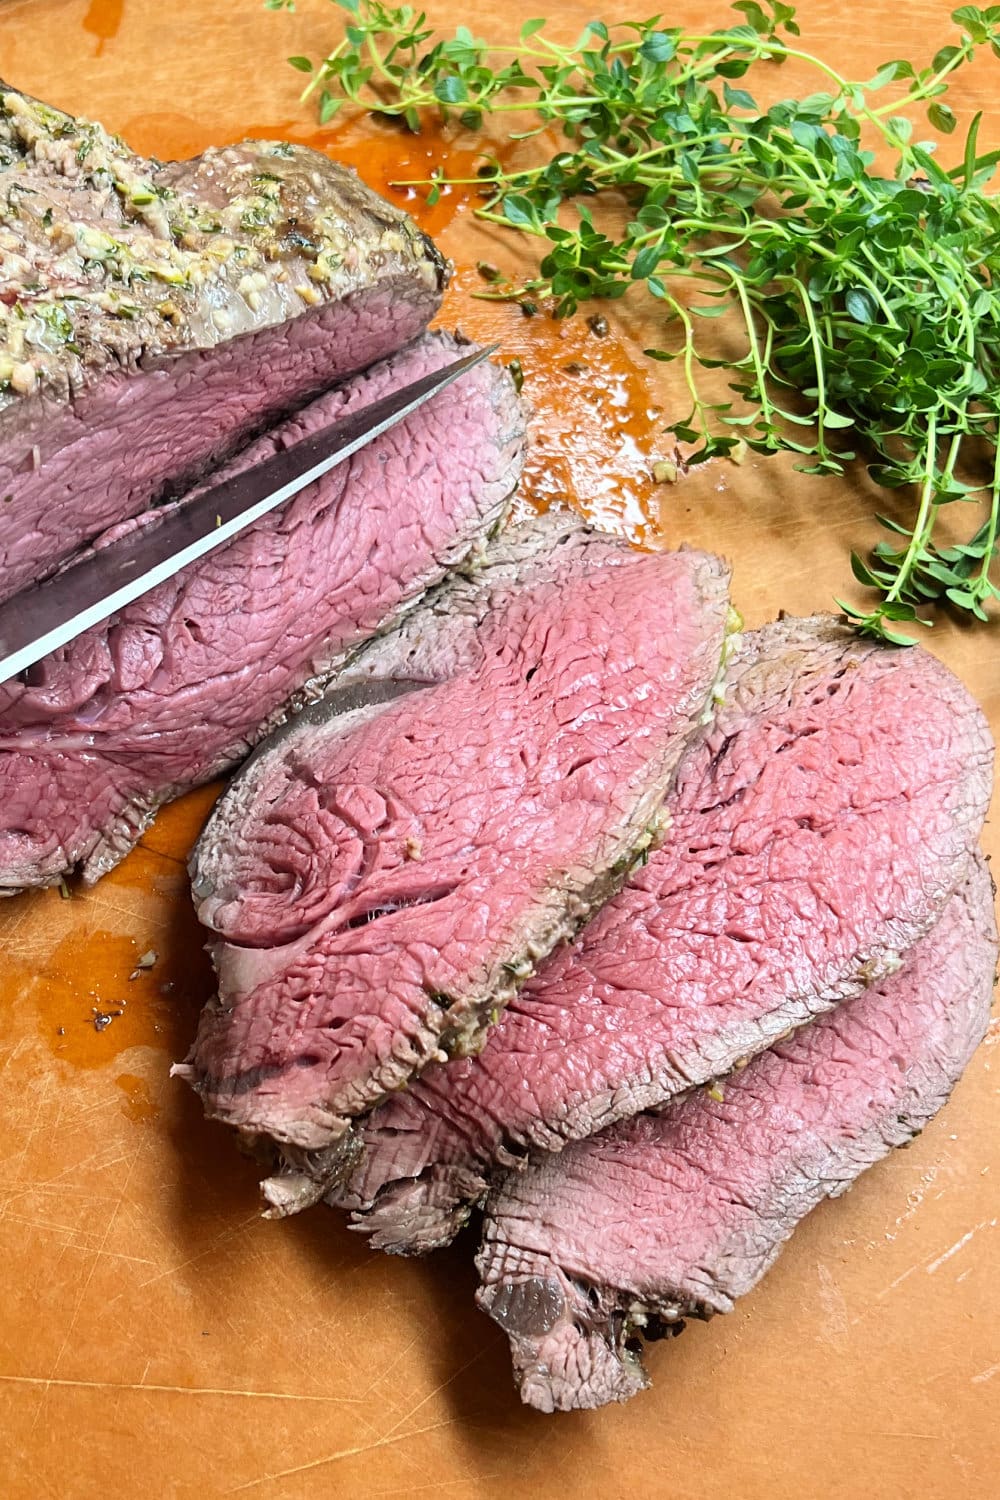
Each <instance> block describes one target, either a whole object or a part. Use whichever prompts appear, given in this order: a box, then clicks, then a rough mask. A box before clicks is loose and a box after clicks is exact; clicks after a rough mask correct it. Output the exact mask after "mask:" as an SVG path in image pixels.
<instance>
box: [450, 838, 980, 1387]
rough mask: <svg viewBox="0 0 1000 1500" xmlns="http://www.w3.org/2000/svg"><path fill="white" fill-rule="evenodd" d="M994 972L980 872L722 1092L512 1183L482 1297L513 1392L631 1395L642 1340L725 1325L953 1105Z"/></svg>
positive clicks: (499, 1200)
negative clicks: (689, 1321) (808, 1232)
mask: <svg viewBox="0 0 1000 1500" xmlns="http://www.w3.org/2000/svg"><path fill="white" fill-rule="evenodd" d="M996 959H997V931H996V920H995V916H994V911H993V887H992V882H991V881H990V878H989V875H988V873H987V870H986V866H985V865H984V864H983V863H982V862H981V861H978V860H977V861H976V863H975V865H974V867H973V871H972V874H971V877H970V879H969V881H968V883H967V884H966V885H964V886H963V887H962V888H961V889H960V891H959V893H958V894H957V895H955V896H954V897H953V898H952V899H951V901H950V902H949V903H948V905H947V906H946V908H945V910H944V913H943V915H942V916H941V918H940V920H939V922H938V923H937V926H936V927H935V928H934V929H933V930H932V931H931V933H930V934H929V935H928V936H927V937H926V938H924V939H923V940H922V942H921V943H920V944H918V946H917V947H915V948H914V949H913V950H912V951H911V953H910V954H908V955H907V958H906V961H905V963H904V966H903V968H902V969H901V970H900V972H899V973H897V974H896V975H894V976H893V977H892V978H890V979H886V980H883V981H882V982H881V983H880V984H878V985H877V986H875V987H874V988H873V989H871V990H868V991H867V992H866V993H864V994H863V995H861V996H859V997H858V998H857V999H854V1000H851V1001H848V1002H847V1003H846V1004H845V1005H843V1006H841V1007H840V1008H839V1009H838V1010H836V1011H834V1012H833V1013H832V1014H830V1015H827V1016H824V1017H823V1018H821V1019H820V1020H817V1021H814V1022H813V1023H812V1024H811V1025H810V1026H807V1027H805V1028H804V1029H803V1030H801V1031H799V1032H798V1033H796V1035H795V1036H793V1037H792V1038H791V1039H790V1040H788V1041H785V1042H782V1043H780V1044H778V1045H777V1046H775V1047H773V1048H772V1049H771V1050H770V1051H769V1052H765V1053H764V1054H762V1056H760V1057H758V1058H756V1059H754V1061H753V1062H751V1063H750V1064H749V1066H748V1067H747V1068H746V1069H745V1070H744V1071H743V1072H741V1073H737V1074H735V1075H733V1076H732V1077H731V1078H729V1079H727V1080H726V1081H725V1083H724V1085H722V1086H721V1087H720V1088H719V1089H718V1090H716V1089H713V1090H712V1091H711V1093H710V1092H707V1091H706V1090H704V1089H699V1090H696V1091H695V1092H693V1093H691V1094H689V1095H688V1096H687V1097H686V1098H685V1099H683V1100H681V1101H679V1102H677V1103H675V1104H674V1105H672V1106H670V1107H668V1108H667V1109H666V1110H665V1112H664V1113H662V1114H661V1115H659V1116H657V1115H649V1114H646V1115H639V1116H637V1117H636V1118H635V1119H632V1120H629V1121H627V1122H625V1123H623V1124H619V1125H616V1126H614V1127H613V1128H612V1129H610V1130H607V1131H605V1132H604V1133H603V1134H602V1135H598V1136H595V1137H593V1138H592V1139H591V1140H588V1141H581V1142H577V1143H574V1144H573V1145H570V1146H567V1148H566V1149H565V1151H563V1152H562V1154H561V1155H559V1156H549V1157H539V1158H538V1159H537V1160H535V1161H533V1162H532V1164H531V1165H530V1167H529V1168H528V1170H527V1171H526V1172H524V1173H521V1174H517V1175H514V1174H512V1175H511V1176H509V1177H508V1178H506V1179H505V1181H504V1182H503V1183H502V1184H501V1185H500V1187H499V1188H498V1189H497V1191H496V1193H495V1194H494V1195H493V1197H492V1198H491V1200H490V1203H489V1206H488V1210H487V1215H486V1225H485V1232H484V1237H483V1245H482V1249H481V1251H480V1255H479V1261H478V1264H479V1269H480V1273H481V1275H482V1280H483V1285H482V1288H481V1290H480V1292H479V1294H478V1300H479V1303H480V1305H481V1306H482V1307H483V1308H484V1309H485V1310H486V1311H487V1312H488V1313H490V1315H491V1316H492V1317H493V1318H494V1319H495V1320H496V1321H497V1322H498V1323H499V1324H500V1326H501V1327H502V1328H503V1329H505V1331H506V1332H507V1333H508V1334H509V1336H510V1340H511V1347H512V1350H513V1355H514V1369H515V1377H516V1379H517V1382H518V1384H519V1386H520V1389H521V1395H522V1398H523V1399H524V1400H525V1401H526V1402H527V1403H528V1404H529V1405H531V1406H536V1407H538V1408H539V1409H540V1410H542V1411H553V1410H558V1411H566V1410H571V1409H575V1408H580V1407H594V1406H603V1405H604V1404H605V1403H606V1402H608V1401H624V1400H627V1399H628V1397H629V1396H631V1395H634V1394H635V1392H636V1391H638V1390H640V1389H642V1387H643V1386H644V1385H646V1384H647V1383H648V1382H647V1377H646V1375H645V1372H644V1370H643V1368H642V1365H641V1363H640V1359H639V1354H640V1351H641V1341H642V1339H643V1338H647V1339H648V1338H657V1337H662V1336H663V1334H665V1333H669V1332H671V1331H679V1329H678V1320H680V1319H682V1318H684V1317H688V1316H694V1317H699V1318H707V1317H710V1316H711V1315H712V1314H713V1313H717V1312H728V1311H729V1310H730V1309H731V1308H732V1305H733V1302H734V1300H735V1299H736V1298H737V1297H740V1296H742V1295H743V1294H744V1293H745V1292H748V1291H749V1290H750V1288H751V1287H752V1286H754V1285H756V1283H757V1282H758V1281H759V1280H760V1278H761V1277H762V1276H763V1275H764V1273H765V1271H767V1270H768V1268H769V1267H770V1266H771V1265H772V1264H773V1262H774V1260H775V1259H776V1257H777V1255H778V1253H779V1251H780V1249H781V1247H782V1245H783V1244H784V1243H785V1241H786V1240H787V1239H788V1237H789V1236H790V1234H791V1233H792V1230H793V1229H794V1228H795V1226H796V1225H797V1224H798V1223H799V1221H800V1220H801V1219H803V1218H804V1217H805V1215H806V1214H807V1213H808V1212H809V1211H810V1209H812V1208H814V1207H815V1206H816V1204H817V1203H819V1202H821V1201H822V1199H823V1198H834V1197H837V1196H839V1194H841V1193H843V1192H845V1191H846V1189H847V1188H848V1187H850V1185H851V1183H852V1182H853V1181H854V1180H855V1178H856V1177H858V1176H859V1175H860V1173H862V1172H863V1171H864V1170H865V1169H866V1168H867V1167H870V1166H871V1165H872V1164H873V1163H874V1162H876V1161H878V1160H880V1159H881V1158H882V1157H883V1156H885V1155H886V1154H887V1153H888V1152H889V1151H890V1150H891V1148H892V1147H893V1146H901V1145H903V1144H904V1143H905V1142H906V1141H908V1140H910V1139H911V1137H912V1136H914V1135H915V1134H916V1133H917V1132H918V1131H920V1130H921V1129H922V1128H923V1126H924V1125H925V1124H926V1123H927V1121H928V1120H930V1119H931V1117H932V1116H933V1115H935V1114H936V1113H937V1111H938V1110H939V1109H940V1108H941V1106H942V1105H943V1104H944V1103H945V1101H946V1099H947V1098H948V1095H949V1094H950V1093H951V1090H952V1087H953V1086H954V1084H955V1082H956V1080H957V1079H958V1077H959V1075H960V1074H961V1072H962V1070H963V1068H964V1067H965V1065H966V1063H967V1062H968V1060H969V1058H970V1056H971V1055H972V1052H973V1051H974V1049H975V1047H976V1046H977V1044H978V1043H979V1041H980V1040H981V1038H982V1036H983V1034H984V1032H985V1030H986V1026H987V1023H988V1019H989V1010H990V997H991V994H992V990H993V982H994V970H995V967H996ZM716 1093H719V1094H721V1097H719V1098H717V1097H714V1095H715V1094H716Z"/></svg>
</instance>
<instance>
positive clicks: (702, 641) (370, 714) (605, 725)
mask: <svg viewBox="0 0 1000 1500" xmlns="http://www.w3.org/2000/svg"><path fill="white" fill-rule="evenodd" d="M726 584H727V578H726V572H725V569H724V568H723V566H722V565H721V563H719V562H718V560H717V559H715V558H711V557H707V556H705V555H704V554H702V553H698V552H680V553H673V554H659V555H654V556H642V555H640V554H638V553H636V552H634V551H633V550H631V549H630V548H628V547H626V546H624V545H623V544H622V543H620V542H617V541H615V540H613V539H611V538H610V537H602V536H600V535H598V534H596V533H594V532H592V531H590V530H588V529H587V528H585V527H582V526H580V525H579V524H578V523H576V522H574V521H572V520H568V519H566V518H564V517H559V516H552V517H549V518H542V519H539V520H535V521H533V522H530V523H526V524H525V525H524V526H523V527H521V528H515V529H514V530H513V531H512V532H511V533H509V534H507V535H506V536H505V537H502V538H501V539H500V541H499V542H498V543H497V545H496V547H495V548H494V549H493V550H492V552H491V554H490V556H489V558H488V559H487V562H486V564H485V565H484V567H483V568H482V569H481V570H480V571H479V572H478V573H476V574H475V575H474V576H473V577H471V578H468V579H460V580H456V581H453V582H451V583H448V584H446V585H444V586H443V587H442V589H441V591H440V592H439V593H438V595H437V596H436V597H435V598H434V599H433V601H431V602H429V603H428V604H427V605H426V606H424V607H421V608H420V609H418V610H417V611H415V612H414V613H413V614H412V615H411V616H410V617H409V619H408V620H407V621H406V622H404V625H403V626H402V627H401V629H400V630H399V631H398V632H397V634H396V635H395V636H394V637H392V638H390V639H388V640H386V641H384V642H382V643H380V644H378V645H376V646H375V647H374V648H373V649H372V651H371V652H370V653H369V654H368V656H367V658H365V657H362V658H361V660H360V661H359V662H358V663H357V664H356V665H355V666H354V669H353V670H354V673H355V675H356V676H362V677H364V676H367V677H368V679H369V680H370V681H371V682H373V683H374V682H377V681H379V680H380V679H381V680H386V679H388V680H390V681H391V680H393V679H406V680H409V681H411V682H416V683H421V682H423V683H426V684H428V685H427V686H426V687H425V688H423V689H417V690H415V691H413V692H411V693H409V694H406V695H405V696H402V697H397V698H395V699H394V700H392V701H390V702H388V703H383V704H381V705H377V706H375V707H369V708H367V709H363V710H359V711H358V712H357V713H355V714H342V713H335V712H332V711H331V712H330V713H327V714H325V715H324V713H323V706H322V705H318V706H317V710H316V711H315V713H310V714H309V715H307V717H306V719H305V721H304V722H301V723H298V724H295V725H292V726H289V729H288V732H286V733H284V734H283V735H281V736H279V738H278V739H277V741H276V742H275V743H274V744H273V745H271V746H267V747H265V748H264V750H263V752H262V753H261V754H259V755H258V757H257V758H256V760H255V761H254V762H253V763H252V764H251V765H250V767H249V768H248V769H247V770H246V771H245V772H244V773H243V774H242V775H241V777H240V778H239V779H238V781H237V782H236V784H235V785H234V786H233V788H232V789H231V791H230V792H229V793H228V794H227V796H226V797H224V798H223V800H222V802H221V803H220V805H219V807H218V809H217V811H216V813H215V814H214V816H213V818H212V820H211V822H210V823H209V825H208V827H207V829H206V831H205V833H204V835H203V837H202V840H201V842H200V844H199V847H198V850H197V851H196V855H195V858H194V861H193V884H194V891H195V895H196V898H197V901H198V910H199V915H200V917H201V920H202V921H203V922H204V923H205V925H206V926H207V927H208V928H209V930H210V931H211V932H212V933H213V934H214V935H215V936H216V939H217V941H216V944H215V947H214V957H215V962H216V967H217V970H218V975H219V998H218V1000H217V1001H216V1002H215V1003H214V1004H213V1005H211V1006H209V1008H208V1009H207V1010H206V1011H205V1013H204V1014H203V1017H202V1023H201V1027H200V1030H199V1034H198V1039H197V1042H196V1044H195V1046H194V1049H193V1052H192V1054H191V1058H190V1066H189V1069H188V1076H189V1077H190V1078H191V1080H192V1081H193V1082H194V1084H195V1086H196V1087H197V1088H198V1089H199V1091H200V1092H201V1094H202V1096H203V1098H204V1101H205V1105H206V1108H207V1109H208V1111H209V1113H210V1114H211V1115H214V1116H216V1117H218V1118H220V1119H223V1120H227V1121H229V1122H230V1123H232V1124H233V1125H236V1126H238V1127H239V1128H240V1129H241V1130H242V1131H243V1132H244V1133H246V1134H247V1135H250V1136H257V1135H266V1136H270V1137H271V1138H273V1139H274V1140H276V1141H278V1142H282V1143H287V1144H288V1146H289V1147H290V1148H296V1147H297V1148H304V1149H305V1150H307V1151H311V1152H317V1151H319V1152H322V1151H323V1150H324V1149H326V1148H329V1147H331V1146H336V1143H338V1142H340V1141H342V1139H343V1138H344V1136H345V1133H346V1131H347V1127H348V1122H349V1120H350V1119H351V1118H352V1117H353V1116H356V1115H358V1114H360V1113H362V1112H363V1111H365V1110H367V1109H370V1108H371V1107H372V1105H374V1104H375V1103H377V1102H378V1101H379V1099H381V1098H383V1097H384V1096H385V1094H386V1093H387V1092H388V1091H389V1090H391V1089H394V1088H398V1087H399V1086H400V1085H401V1084H403V1083H405V1082H406V1081H407V1080H408V1079H409V1078H410V1077H411V1075H412V1074H414V1073H416V1072H418V1071H419V1070H420V1069H421V1068H422V1067H423V1066H424V1065H425V1064H426V1063H427V1062H428V1061H430V1060H431V1059H433V1058H442V1059H443V1058H444V1057H445V1056H446V1055H447V1054H449V1053H452V1054H453V1053H462V1052H466V1051H469V1050H472V1049H474V1048H475V1047H477V1046H478V1045H479V1043H480V1041H481V1038H482V1034H483V1030H484V1028H485V1027H486V1025H487V1024H488V1022H489V1021H490V1020H491V1019H493V1020H495V1018H496V1015H497V1013H498V1011H499V1010H500V1009H501V1008H502V1007H503V1006H504V1005H505V1004H506V1003H507V1001H508V1000H509V999H510V998H511V996H512V995H513V994H514V993H515V992H516V990H517V987H518V986H519V985H520V984H521V983H523V981H524V979H525V978H527V976H528V974H530V972H531V970H532V968H533V967H534V965H535V964H536V963H537V962H538V960H539V959H541V958H542V957H543V956H544V955H545V954H546V953H548V952H549V951H550V949H551V948H552V947H553V946H554V945H555V944H556V943H557V942H558V941H559V940H560V939H562V938H564V937H566V936H567V935H569V934H571V933H572V932H573V931H574V930H575V929H576V927H577V926H578V925H579V924H580V922H581V921H583V920H584V919H585V918H586V917H587V916H588V914H589V913H590V912H591V911H592V910H593V908H594V907H595V906H596V905H598V904H599V903H600V902H602V901H603V900H605V899H606V898H607V896H608V895H609V894H610V893H611V891H612V890H613V889H615V887H616V886H617V885H619V884H620V883H621V880H622V879H623V878H624V875H625V873H626V870H627V868H628V867H629V865H630V864H631V862H632V861H633V859H634V858H635V856H636V853H637V851H638V850H640V849H641V848H642V847H643V846H644V845H646V844H648V842H649V841H650V838H651V836H652V833H653V830H655V829H656V827H657V820H658V818H659V810H660V805H661V802H662V798H663V795H664V792H665V790H666V787H667V786H668V784H669V782H670V779H671V777H672V775H673V771H674V767H675V765H676V762H677V759H678V757H679V755H680V753H681V750H682V748H683V745H684V743H685V741H686V740H687V738H688V737H689V736H690V734H691V733H692V731H693V728H694V726H695V725H696V724H697V723H698V722H699V720H700V718H701V716H702V714H703V712H704V710H705V706H706V702H707V700H708V697H709V694H710V692H711V690H712V687H713V683H714V682H715V681H716V680H717V677H718V673H719V669H720V659H721V654H722V651H723V643H724V637H725V630H726V624H727V614H728V605H727V589H726ZM292 1154H293V1156H294V1152H293V1153H292ZM334 1169H335V1164H334V1162H333V1160H332V1159H329V1158H322V1157H313V1158H312V1159H311V1160H310V1161H309V1162H307V1163H306V1164H305V1170H306V1172H307V1173H312V1174H313V1176H314V1177H315V1179H316V1181H314V1182H313V1183H311V1184H310V1185H309V1192H310V1194H311V1195H312V1196H316V1195H318V1193H319V1192H320V1191H322V1187H323V1182H324V1179H325V1177H326V1176H327V1175H328V1174H329V1173H330V1172H332V1171H333V1170H334ZM302 1185H303V1184H302V1182H301V1181H300V1180H298V1179H294V1178H293V1181H292V1182H291V1183H285V1184H280V1183H279V1184H277V1185H272V1188H271V1193H272V1201H275V1202H276V1203H278V1202H279V1200H280V1206H282V1207H291V1206H301V1201H302V1199H301V1196H299V1195H298V1189H299V1188H300V1187H301V1186H302Z"/></svg>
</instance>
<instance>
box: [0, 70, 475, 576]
mask: <svg viewBox="0 0 1000 1500" xmlns="http://www.w3.org/2000/svg"><path fill="white" fill-rule="evenodd" d="M444 280H445V267H444V263H443V261H442V259H441V257H440V256H439V255H438V253H437V251H436V250H435V249H434V247H433V246H432V245H431V243H430V241H429V240H428V239H427V238H426V236H424V235H423V234H422V233H421V232H420V231H419V230H418V229H417V228H416V226H415V225H414V224H413V223H412V222H411V220H410V219H409V218H407V216H406V215H405V214H403V213H401V212H400V211H399V210H397V209H395V208H393V207H392V206H391V205H389V204H387V203H385V202H383V201H382V199H380V198H378V197H377V196H376V195H375V194H374V193H372V192H370V191H369V190H368V189H367V188H366V187H364V185H363V184H362V183H361V182H360V181H359V180H358V178H357V177H356V176H355V175H354V173H353V172H350V171H348V170H347V169H346V168H344V167H340V166H338V165H336V164H335V163H334V162H331V161H329V160H328V159H327V158H326V157H325V156H322V155H320V154H319V153H318V152H315V151H310V150H308V149H306V148H304V147H301V146H289V145H287V144H285V143H283V142H248V143H246V144H244V145H240V146H230V147H226V148H225V149H223V150H209V151H206V152H205V154H204V155H203V156H200V157H198V158H196V159H195V160H193V161H188V162H176V163H172V164H169V165H166V166H165V165H163V164H162V163H160V162H157V161H153V160H146V159H144V158H142V157H139V156H136V155H134V153H132V152H131V151H129V150H128V148H127V147H126V146H125V145H123V143H122V142H121V141H120V140H119V139H118V138H117V137H115V136H111V135H108V134H107V133H106V132H105V131H104V130H102V128H101V127H100V126H99V125H93V124H90V123H88V122H87V121H84V120H76V119H73V118H72V117H70V116H69V115H66V114H63V113H61V112H60V111H59V110H55V109H51V108H49V107H48V106H47V105H44V104H40V103H39V102H38V101H37V100H34V99H30V98H28V97H26V96H25V95H23V94H20V93H18V92H16V91H15V90H14V89H10V88H7V87H6V85H4V84H2V83H0V281H2V288H0V497H2V500H3V501H4V503H3V504H2V505H0V598H6V597H7V596H8V595H9V594H11V593H14V592H16V591H17V590H18V589H19V588H21V587H23V586H24V585H25V584H27V583H29V582H30V581H31V580H32V579H33V578H36V577H38V576H39V575H40V574H43V573H45V572H48V571H51V569H52V568H53V566H54V565H55V564H57V563H58V562H59V561H60V560H61V559H62V558H65V557H66V556H67V555H68V554H69V553H70V552H71V551H72V550H73V549H74V548H75V547H76V546H77V545H78V544H80V543H81V542H83V541H86V540H88V539H92V538H94V537H96V536H97V535H98V534H99V533H100V532H101V531H102V530H103V529H104V528H105V527H107V526H109V525H111V524H113V523H114V522H115V521H117V520H120V519H122V518H124V517H127V516H131V515H136V514H138V513H139V512H140V511H142V510H143V509H144V508H145V507H146V506H147V505H149V504H150V502H151V501H155V500H157V499H159V498H161V497H162V496H163V495H164V494H165V493H167V492H168V491H169V490H173V492H177V491H178V489H179V487H180V486H181V485H182V482H183V483H184V484H190V482H191V481H192V480H193V479H194V478H195V477H196V476H197V475H198V474H199V473H200V472H201V471H203V470H204V469H205V468H206V467H207V466H208V465H209V464H210V463H211V462H212V461H213V460H215V459H217V458H219V457H223V456H225V454H226V452H227V451H233V450H234V449H235V448H236V447H237V446H238V445H239V444H240V442H241V441H243V440H245V439H246V438H247V437H248V436H249V435H251V434H252V433H253V432H255V431H258V430H263V429H264V428H265V427H267V426H269V425H271V424H272V423H273V422H274V421H276V420H277V418H279V417H280V416H282V415H284V414H285V413H287V412H288V411H289V410H291V409H292V408H293V406H295V405H297V404H300V403H301V402H302V400H303V399H304V398H305V397H306V396H308V395H309V394H311V393H315V392H316V391H318V390H319V389H321V388H324V387H326V386H328V385H330V384H332V382H333V381H334V380H335V379H336V378H340V377H343V376H345V375H347V374H350V373H351V372H353V371H355V370H359V369H363V368H365V367H367V366H368V365H370V364H372V363H373V362H374V361H375V360H378V359H380V358H382V357H384V356H386V355H388V354H390V353H392V352H393V351H395V350H396V349H398V348H400V347H401V346H402V345H403V344H405V343H406V342H408V341H409V340H410V339H412V338H414V337H415V336H416V335H417V334H418V333H420V332H421V330H422V329H423V328H424V327H425V326H426V324H427V323H428V321H429V319H430V318H431V317H432V316H433V314H434V312H435V311H436V309H437V307H438V305H439V302H440V296H441V290H442V287H443V284H444Z"/></svg>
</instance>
